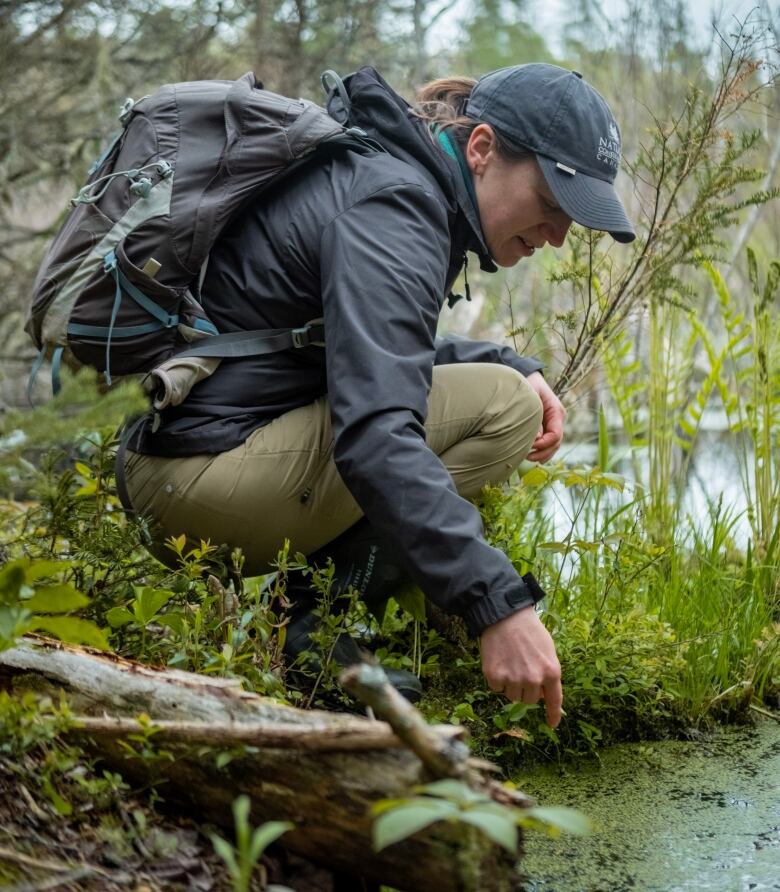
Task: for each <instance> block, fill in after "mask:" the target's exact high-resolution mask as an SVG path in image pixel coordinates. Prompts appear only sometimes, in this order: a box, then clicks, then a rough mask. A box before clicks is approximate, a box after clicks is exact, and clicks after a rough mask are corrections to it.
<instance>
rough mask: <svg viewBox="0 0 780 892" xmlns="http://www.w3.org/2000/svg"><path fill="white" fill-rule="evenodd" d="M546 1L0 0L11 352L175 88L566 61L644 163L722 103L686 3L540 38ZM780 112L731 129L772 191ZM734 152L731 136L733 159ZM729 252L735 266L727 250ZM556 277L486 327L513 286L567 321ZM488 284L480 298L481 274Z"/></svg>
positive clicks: (523, 280) (0, 236)
mask: <svg viewBox="0 0 780 892" xmlns="http://www.w3.org/2000/svg"><path fill="white" fill-rule="evenodd" d="M542 3H543V0H474V2H473V3H471V4H469V5H467V6H466V5H464V4H463V3H458V2H456V0H192V2H189V3H181V2H179V0H123V2H121V3H120V2H118V0H99V2H98V0H0V286H1V287H0V314H2V315H1V316H0V355H5V356H8V355H9V354H14V355H15V354H16V353H17V352H18V350H19V349H21V345H23V344H25V343H26V342H25V340H24V338H25V336H24V335H19V329H20V308H21V307H23V306H24V305H25V303H26V301H27V299H28V295H29V290H30V285H31V282H32V278H33V276H34V271H35V269H36V267H37V264H38V262H39V260H40V256H41V253H42V251H43V248H44V246H45V244H46V242H47V239H48V237H49V236H50V235H51V233H52V232H53V231H54V230H55V229H56V228H57V226H58V224H59V221H60V220H61V218H62V216H63V214H64V213H65V209H66V207H67V200H68V199H69V198H70V197H71V195H72V194H73V192H74V190H75V188H76V187H77V186H78V185H79V184H80V181H81V180H82V178H83V176H84V173H85V171H86V169H87V167H88V166H89V164H90V163H91V161H92V160H93V158H95V157H96V156H97V155H98V154H99V153H100V151H101V147H102V146H103V145H104V144H105V143H106V142H107V140H108V139H109V137H110V136H111V135H112V134H113V133H114V132H115V130H116V128H117V122H116V113H117V111H118V108H119V106H120V105H121V103H122V101H123V100H124V98H125V97H126V96H135V97H138V96H140V95H143V94H144V93H146V92H148V91H150V90H152V89H154V88H155V87H156V86H157V85H159V84H161V83H164V82H167V81H176V80H189V79H198V78H211V77H220V78H234V77H237V76H239V75H241V74H242V73H243V72H245V71H247V70H249V69H252V70H254V71H255V72H256V73H257V74H258V76H259V77H260V78H261V79H262V80H263V81H264V83H265V85H266V86H267V87H269V88H270V89H275V90H278V91H280V92H283V93H287V94H290V95H304V96H307V97H309V98H313V99H315V100H318V99H319V98H320V96H321V93H320V92H319V75H320V73H321V72H322V71H323V70H324V69H326V68H334V69H336V70H338V71H341V72H348V71H350V70H353V69H354V68H356V67H357V66H359V65H362V64H372V65H375V66H376V67H377V68H379V70H380V71H382V73H383V74H384V75H385V76H386V78H387V79H388V80H389V81H390V82H391V83H392V84H393V85H394V86H396V88H397V89H399V91H400V92H402V93H404V94H405V95H407V96H411V95H412V92H413V88H414V87H416V86H419V85H420V84H421V83H423V82H424V81H426V80H427V79H429V78H431V77H436V76H441V75H444V74H447V73H459V74H472V75H475V76H478V75H479V74H482V73H484V72H486V71H489V70H491V69H494V68H497V67H501V66H503V65H509V64H515V63H518V62H526V61H535V60H547V61H559V62H560V64H563V65H567V66H569V67H572V68H576V69H577V70H579V71H582V72H583V74H584V75H585V77H586V78H587V79H588V80H589V81H590V82H591V83H593V84H594V85H595V86H596V87H597V88H598V89H599V90H600V91H601V92H602V93H603V94H604V95H605V97H606V98H607V99H608V101H609V102H610V104H611V105H612V107H613V109H614V110H615V113H616V116H617V118H618V120H619V121H620V123H621V129H622V132H623V137H624V155H625V157H626V159H627V161H628V162H629V163H632V161H633V160H635V159H636V158H637V157H638V156H639V154H640V152H641V148H642V146H643V145H646V144H647V143H648V140H649V139H650V136H649V134H650V132H651V131H652V129H653V128H657V126H658V125H661V126H663V122H664V121H671V120H672V119H673V118H674V117H676V116H678V115H680V114H681V113H682V112H683V111H684V108H685V103H686V95H687V94H688V91H689V88H690V85H691V83H694V82H696V83H700V84H701V85H702V87H703V88H705V89H706V88H709V87H711V86H712V85H713V83H714V82H715V81H716V80H717V78H718V74H719V62H718V42H719V41H720V38H718V37H717V36H715V34H714V32H712V31H711V30H708V31H707V33H704V32H703V31H702V30H701V29H699V30H698V31H695V30H694V28H693V26H692V24H691V22H690V20H689V18H688V17H687V13H686V4H685V3H684V2H683V0H654V2H652V3H651V2H649V0H625V2H624V4H623V11H622V13H620V14H613V15H611V16H610V15H608V14H607V13H606V12H605V11H604V8H603V6H602V4H601V3H600V2H599V0H567V2H566V3H565V4H559V9H560V10H561V11H562V14H563V12H564V11H565V20H563V19H562V20H561V21H559V22H556V23H555V27H554V28H549V27H548V28H546V29H542V27H541V26H540V24H539V10H540V4H542ZM770 19H771V16H770V10H769V8H768V7H767V8H765V9H763V10H760V11H758V12H756V13H754V14H753V21H754V23H755V27H756V28H758V29H759V30H760V29H762V28H763V29H764V31H765V39H764V40H763V46H762V47H761V52H762V53H763V58H764V59H765V60H768V61H769V62H771V63H772V64H775V63H776V61H777V58H776V57H777V48H776V42H775V38H774V36H773V31H772V29H771V21H770ZM542 30H544V33H541V32H542ZM733 30H734V23H733V20H732V21H730V22H726V23H725V24H723V25H721V35H722V36H723V39H725V40H727V39H728V34H729V33H730V31H733ZM713 41H714V42H713ZM721 45H722V42H721ZM713 47H714V48H715V49H714V50H713ZM762 77H764V79H766V77H768V74H767V72H766V70H763V69H757V70H756V72H755V74H754V75H753V83H751V84H746V85H745V88H746V89H752V87H753V86H755V84H756V83H757V82H758V81H759V80H760V79H761V78H762ZM778 111H780V107H778V100H777V97H776V95H775V96H774V97H773V101H769V102H764V104H763V105H754V106H751V109H750V111H749V113H747V114H743V115H742V117H736V118H734V119H733V120H732V121H730V122H729V128H730V129H731V130H732V131H733V132H734V133H737V134H738V133H740V132H741V131H744V130H748V129H754V128H757V129H759V130H760V131H761V134H760V136H759V138H758V140H757V141H756V144H755V147H754V149H753V153H752V155H751V161H750V163H752V164H754V165H755V166H757V167H759V168H760V167H763V168H764V169H765V170H766V171H767V174H766V176H765V178H764V180H763V181H762V186H763V188H764V189H767V190H769V189H771V188H772V187H773V186H774V185H776V183H777V175H776V171H777V167H778V163H779V159H780V128H778V126H777V113H778ZM727 141H728V135H727V134H725V133H724V141H723V146H724V151H725V147H726V143H727ZM630 182H631V181H630V179H629V177H627V176H626V175H625V174H623V175H621V177H620V178H619V181H618V184H619V187H620V188H621V189H622V190H623V194H624V197H625V199H626V201H627V204H628V206H629V207H630V208H631V209H632V212H633V213H634V215H635V217H636V219H639V220H640V222H641V221H642V220H643V215H644V213H645V208H646V206H647V204H646V198H647V196H646V191H647V187H646V186H643V185H642V184H641V183H638V182H637V184H636V188H635V190H634V194H633V195H632V193H631V186H630ZM679 200H680V201H681V202H684V201H686V200H687V199H686V196H685V195H684V194H681V196H680V198H679ZM774 205H776V203H774V204H773V205H769V206H764V207H759V206H756V207H755V208H753V209H752V210H749V211H747V212H745V213H744V214H743V215H742V216H741V217H739V219H738V221H737V222H738V223H739V224H740V225H739V227H738V228H737V229H736V231H735V235H734V240H735V247H736V246H737V245H739V244H741V243H743V242H744V240H745V239H746V238H747V237H750V238H751V240H752V241H754V242H757V245H756V247H757V251H758V253H759V255H761V254H770V255H772V256H775V255H777V254H778V253H780V244H779V243H778V239H779V238H780V236H779V235H778V232H780V230H779V229H778V226H777V225H776V224H777V223H778V222H779V221H778V220H777V214H778V211H777V209H776V207H775V206H774ZM723 256H724V257H729V256H730V252H729V250H728V245H727V244H724V247H723ZM551 263H552V261H551V258H550V257H549V256H548V252H543V253H542V255H541V256H540V257H539V258H536V259H535V261H534V263H533V264H526V265H521V268H518V269H517V270H515V271H510V272H508V273H502V274H501V276H500V277H498V278H494V279H491V280H490V286H489V292H490V294H491V295H492V303H491V301H490V300H488V301H487V304H486V306H485V308H484V310H483V312H482V313H481V314H480V315H479V318H478V319H477V320H476V322H475V325H476V328H477V329H484V328H485V327H486V326H487V325H489V323H490V321H491V318H492V319H493V320H494V321H495V322H496V331H495V333H496V334H498V335H501V333H502V332H503V331H505V330H506V328H508V327H509V323H510V320H509V319H507V317H506V312H505V307H504V304H505V302H506V294H507V290H508V291H509V292H510V293H512V294H514V295H515V303H516V304H517V307H521V309H520V312H521V313H522V314H523V315H526V314H527V313H531V312H533V310H534V308H535V307H536V308H545V307H547V308H553V309H554V310H555V311H557V310H560V311H561V312H565V307H563V306H562V305H561V306H558V304H559V303H560V301H562V297H561V295H562V290H561V288H560V286H559V285H553V284H551V282H550V280H549V279H550V277H549V272H550V267H551ZM475 280H476V282H475V284H476V286H477V287H476V291H479V285H480V278H479V275H478V274H477V275H475ZM487 282H488V280H486V279H483V280H482V284H483V286H487ZM733 284H734V283H733V281H732V287H733ZM543 318H544V317H543V315H541V316H540V319H542V321H543ZM9 344H11V345H12V346H10V347H9V346H8V345H9Z"/></svg>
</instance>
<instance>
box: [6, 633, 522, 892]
mask: <svg viewBox="0 0 780 892" xmlns="http://www.w3.org/2000/svg"><path fill="white" fill-rule="evenodd" d="M3 679H4V680H5V681H6V683H9V684H12V685H13V686H14V687H17V686H20V687H21V686H31V685H34V686H35V687H37V688H38V689H39V690H40V689H42V688H43V689H45V690H48V691H52V692H53V691H56V690H58V689H61V690H64V691H65V692H66V694H67V695H68V699H69V702H70V704H71V708H72V709H73V710H74V711H78V713H80V714H82V713H83V715H84V720H83V721H82V722H81V726H80V727H77V728H74V729H73V733H78V734H81V735H84V736H85V737H86V738H87V739H89V741H90V745H91V746H92V747H93V748H94V749H95V751H96V752H97V753H99V754H100V756H101V757H102V758H103V759H104V760H105V762H106V763H107V764H108V765H109V766H110V767H112V768H113V769H114V770H118V771H120V772H121V773H122V775H123V776H124V777H126V778H127V779H130V780H132V781H134V782H141V783H145V784H147V783H154V784H155V785H156V786H157V788H158V790H159V792H160V794H161V795H162V796H163V797H164V798H165V799H166V800H167V801H175V802H177V803H178V804H180V805H184V806H185V807H186V808H187V809H188V810H189V811H190V812H191V813H193V814H194V815H195V816H196V817H197V818H198V819H200V820H202V821H209V822H214V823H216V824H220V825H222V826H224V827H227V828H232V823H233V817H232V811H231V806H232V802H233V800H234V799H235V797H236V796H238V795H240V794H242V793H244V794H247V795H248V796H249V797H250V800H251V802H252V820H253V822H254V823H255V824H259V823H261V822H263V821H267V820H288V821H292V822H293V824H294V825H295V829H294V830H292V831H290V832H289V833H287V834H285V835H284V836H283V837H282V839H281V840H280V844H282V845H283V846H284V847H285V848H287V849H289V850H290V851H292V852H295V853H296V854H298V855H302V856H304V857H306V858H308V859H310V860H312V861H314V862H316V863H319V864H322V865H324V866H326V867H329V868H331V869H333V870H335V871H337V872H339V873H347V874H352V875H355V876H360V877H364V878H365V879H367V880H369V881H372V882H379V883H384V884H387V885H390V886H392V887H394V888H396V889H399V890H404V892H419V890H421V889H436V890H437V892H450V890H452V892H456V890H457V892H460V890H462V892H476V890H480V892H482V890H488V889H489V890H492V892H504V890H507V892H509V890H516V889H519V888H520V886H521V883H520V879H519V874H518V872H517V870H516V864H515V861H514V859H512V858H511V857H510V856H508V855H507V853H506V852H505V851H504V850H502V849H500V848H499V847H497V846H495V845H494V844H492V843H491V842H490V841H489V840H488V839H487V838H486V837H485V836H483V835H482V834H481V833H480V832H479V831H477V830H476V829H475V828H472V827H469V826H467V825H461V824H448V823H438V824H434V825H432V826H431V827H429V828H428V829H427V830H425V831H423V832H422V833H420V834H417V835H415V836H413V837H411V838H409V839H407V840H404V841H402V842H400V843H397V844H395V845H393V846H389V847H388V848H387V849H385V850H383V851H382V852H379V853H375V852H374V851H373V849H372V846H371V823H372V817H371V814H370V809H371V806H372V805H373V804H374V803H375V802H377V801H378V800H380V799H386V798H398V797H403V796H406V795H409V793H410V790H411V788H412V787H413V786H415V785H416V784H420V783H425V782H427V781H430V780H431V779H432V778H433V777H434V776H435V774H436V773H438V774H441V773H442V772H445V771H446V773H447V774H449V775H450V776H459V777H461V778H462V779H465V780H466V781H467V782H468V783H470V784H471V785H472V786H474V787H476V788H479V789H481V790H482V791H487V792H489V793H490V794H491V795H495V798H496V799H498V800H501V799H503V798H504V797H505V796H506V790H505V789H504V788H502V787H500V785H498V784H496V783H495V782H494V781H491V780H488V779H486V778H485V777H484V776H483V775H482V774H481V773H480V772H479V770H478V768H476V767H474V765H475V763H474V762H472V761H470V760H469V758H468V749H467V747H466V746H465V745H464V744H463V743H462V742H461V740H460V738H461V737H462V733H463V732H462V729H460V728H456V727H453V726H449V725H440V726H430V727H429V728H428V732H426V733H425V734H417V735H416V736H415V740H418V739H419V740H422V743H414V744H412V745H415V746H416V747H417V746H422V747H423V749H424V748H425V746H426V741H427V742H428V743H430V744H432V745H433V749H434V752H433V753H432V754H431V755H430V757H427V756H426V754H425V752H422V755H423V757H424V761H425V763H426V764H425V765H424V764H423V761H421V759H420V758H418V756H417V755H415V754H414V753H413V752H412V751H410V750H409V749H408V748H407V745H409V741H406V743H404V742H402V741H401V740H400V739H399V737H397V736H396V734H395V733H394V732H393V728H392V727H391V726H390V725H389V724H387V723H385V722H379V721H373V720H370V719H368V718H363V717H361V716H353V715H346V714H340V713H330V712H325V711H317V710H300V709H296V708H294V707H290V706H285V705H283V704H279V703H277V702H275V701H273V700H271V699H268V698H264V697H259V696H257V695H255V694H252V693H249V692H247V691H244V690H243V689H242V688H241V686H240V684H239V683H238V682H236V681H233V680H230V679H219V678H210V677H207V676H202V675H196V674H194V673H187V672H181V671H178V670H171V669H155V668H152V667H149V666H145V665H142V664H140V663H135V662H132V661H129V660H124V659H121V658H119V657H116V656H114V655H110V654H105V653H101V652H99V651H94V650H90V649H89V648H79V647H73V646H70V645H63V644H61V643H59V642H53V641H49V640H43V639H28V640H25V641H24V642H23V643H20V644H19V645H18V646H17V647H15V648H12V649H11V650H7V651H5V652H2V653H0V680H3ZM414 712H415V713H416V711H414ZM140 713H146V714H147V715H148V716H150V718H151V720H152V722H153V725H154V727H155V729H156V730H155V731H154V733H153V734H151V735H149V736H148V740H149V743H150V745H151V746H152V747H153V748H154V749H155V751H156V755H155V756H154V757H152V758H149V757H147V758H144V759H142V758H139V757H138V756H133V755H132V754H130V753H128V747H127V743H128V742H129V743H131V744H132V743H133V740H132V738H130V737H129V735H132V734H135V735H137V734H138V733H139V732H140V730H141V726H140V725H139V724H138V721H137V716H138V715H139V714H140ZM417 716H418V717H419V714H417ZM401 721H402V722H404V723H408V721H409V714H408V713H407V714H405V716H404V718H403V719H402V720H401ZM135 745H136V746H138V745H139V744H138V742H136V743H135ZM226 751H227V752H228V753H229V754H230V756H231V758H230V759H225V757H224V755H223V754H224V753H225V752H226ZM443 753H446V754H447V757H446V759H444V761H442V754H443ZM426 765H428V767H427V768H426ZM220 766H221V767H220ZM431 766H434V767H433V769H432V768H431ZM436 766H439V769H438V770H437V768H436ZM504 801H505V799H504ZM515 804H517V803H515Z"/></svg>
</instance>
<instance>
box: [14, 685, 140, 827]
mask: <svg viewBox="0 0 780 892" xmlns="http://www.w3.org/2000/svg"><path fill="white" fill-rule="evenodd" d="M72 724H73V718H72V714H71V711H70V709H69V707H68V704H67V701H66V700H65V698H64V696H62V697H61V698H60V700H59V702H55V701H54V700H52V699H51V698H50V697H41V696H39V695H37V694H35V693H34V692H30V691H27V692H20V693H18V694H16V695H14V696H12V695H10V694H9V693H7V692H6V691H0V729H2V733H0V756H2V757H5V759H6V764H12V765H14V767H15V774H16V775H17V777H18V778H19V779H20V780H22V781H23V782H24V783H25V784H26V785H27V786H28V787H30V788H31V789H32V790H34V791H40V793H41V795H42V796H43V797H44V799H45V800H46V801H48V802H49V803H50V804H51V807H52V808H53V809H54V811H55V812H56V813H57V814H58V815H60V816H65V817H67V816H69V815H71V814H72V813H73V812H74V808H75V807H76V806H79V805H81V804H83V803H87V802H89V803H91V805H92V806H93V807H94V806H97V807H103V806H104V805H106V804H107V803H108V802H109V801H110V800H111V799H112V798H113V797H115V796H118V795H120V794H121V793H122V792H123V791H124V790H126V789H127V786H126V784H125V783H124V782H123V780H122V778H121V777H120V776H119V775H118V774H115V773H113V772H110V771H106V770H102V771H100V770H98V769H97V768H96V767H95V765H94V764H93V762H92V761H90V760H89V759H87V758H86V757H85V756H84V754H83V753H82V752H81V751H80V750H79V749H78V748H77V747H75V746H72V745H70V744H67V743H65V742H64V740H63V738H62V735H63V733H64V732H65V731H67V730H68V729H69V728H70V727H71V726H72Z"/></svg>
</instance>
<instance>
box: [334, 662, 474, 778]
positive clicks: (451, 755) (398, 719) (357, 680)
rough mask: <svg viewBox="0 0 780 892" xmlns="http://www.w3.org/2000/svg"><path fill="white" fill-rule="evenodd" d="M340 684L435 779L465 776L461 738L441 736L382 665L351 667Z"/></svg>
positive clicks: (465, 749)
mask: <svg viewBox="0 0 780 892" xmlns="http://www.w3.org/2000/svg"><path fill="white" fill-rule="evenodd" d="M339 683H340V684H341V685H342V686H343V687H344V688H345V689H346V690H347V691H349V693H350V694H352V695H353V696H355V697H357V699H358V700H360V702H361V703H363V704H365V705H366V706H370V707H371V709H372V710H373V711H374V713H375V714H376V715H377V716H379V718H380V719H383V720H384V721H386V722H387V723H388V724H389V725H390V727H391V728H392V729H393V731H395V733H396V734H397V735H398V737H399V738H400V739H401V740H403V742H404V743H405V744H406V745H407V746H408V747H409V749H411V750H412V752H414V753H415V755H416V756H417V757H418V758H419V760H420V761H421V762H422V763H423V765H425V767H426V768H427V769H428V770H429V771H430V772H431V774H432V775H434V777H464V776H465V775H466V773H467V771H468V761H467V760H468V757H469V750H468V746H467V745H466V744H465V743H464V742H463V741H462V740H461V739H459V738H455V737H452V736H449V737H447V736H446V735H444V734H442V733H441V727H438V728H437V727H433V726H431V725H429V724H428V723H427V722H426V721H425V719H424V718H423V717H422V715H421V713H419V712H418V711H417V710H416V709H415V708H414V706H412V704H411V703H409V701H408V700H405V699H404V698H403V697H402V696H401V695H400V694H399V693H398V691H396V689H395V688H394V687H392V686H391V685H390V683H389V682H388V680H387V676H386V675H385V673H384V670H383V669H382V667H381V666H371V665H369V664H368V663H363V664H361V665H358V666H350V667H349V668H348V669H345V670H344V671H343V672H342V673H341V675H340V676H339Z"/></svg>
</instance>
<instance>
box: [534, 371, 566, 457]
mask: <svg viewBox="0 0 780 892" xmlns="http://www.w3.org/2000/svg"><path fill="white" fill-rule="evenodd" d="M525 380H526V381H527V382H528V383H529V384H530V385H531V387H533V389H534V390H535V391H536V393H537V396H538V397H539V399H540V400H541V401H542V429H541V430H540V431H539V434H538V436H537V437H536V439H535V440H534V443H533V446H532V447H531V451H530V452H529V453H528V456H527V457H528V460H529V461H540V462H545V461H547V460H548V459H550V458H552V457H553V455H555V453H556V452H557V451H558V448H559V447H560V445H561V441H562V440H563V419H564V418H565V417H566V409H564V408H563V403H562V402H561V401H560V400H559V399H558V397H557V396H556V395H555V394H554V393H553V390H552V388H551V387H550V385H549V384H548V383H547V382H546V381H545V380H544V376H543V375H542V374H541V372H532V373H531V374H530V375H529V376H528V377H527V378H526V379H525Z"/></svg>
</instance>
